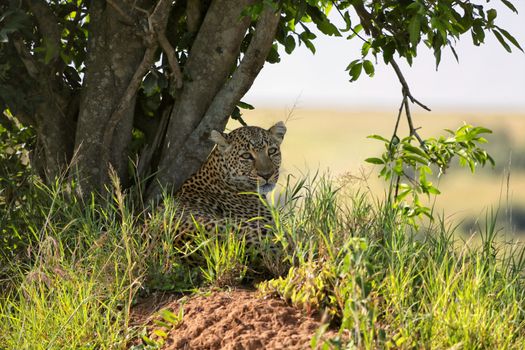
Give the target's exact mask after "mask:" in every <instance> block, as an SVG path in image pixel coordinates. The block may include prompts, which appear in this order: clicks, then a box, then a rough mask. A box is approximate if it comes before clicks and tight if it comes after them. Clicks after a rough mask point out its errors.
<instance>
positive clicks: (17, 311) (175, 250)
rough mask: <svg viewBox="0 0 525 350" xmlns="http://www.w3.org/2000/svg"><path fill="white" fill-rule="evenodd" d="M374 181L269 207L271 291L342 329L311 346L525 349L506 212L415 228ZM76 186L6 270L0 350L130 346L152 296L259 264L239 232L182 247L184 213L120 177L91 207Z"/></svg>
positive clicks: (295, 192) (520, 284)
mask: <svg viewBox="0 0 525 350" xmlns="http://www.w3.org/2000/svg"><path fill="white" fill-rule="evenodd" d="M362 188H364V187H363V186H361V185H349V184H347V183H341V182H336V181H333V180H330V179H329V178H328V177H326V176H314V177H313V178H312V179H309V180H308V179H305V180H301V181H297V182H295V183H294V184H292V183H288V185H287V186H286V189H285V191H283V193H282V195H281V197H280V198H277V200H276V203H280V204H279V208H277V206H272V205H270V209H271V211H272V214H273V216H274V219H275V227H274V229H273V231H274V233H275V237H274V239H273V242H272V247H275V246H278V247H281V249H282V251H283V253H282V259H276V258H275V255H268V256H270V257H272V256H273V257H274V258H273V259H271V258H267V259H263V263H264V264H266V270H267V271H273V272H274V274H275V276H274V277H275V278H274V279H270V280H267V281H265V282H262V283H260V284H259V289H260V290H261V291H263V292H265V293H272V294H277V295H279V296H281V297H282V298H285V299H287V300H289V301H290V302H291V303H293V304H295V305H297V306H298V307H302V308H304V309H305V310H306V311H307V312H312V313H313V312H321V313H324V314H325V320H327V321H329V322H331V324H332V326H335V327H338V328H339V330H340V332H339V338H336V339H326V337H325V336H324V334H323V330H324V329H325V328H326V327H324V328H322V329H320V330H319V332H318V333H317V336H316V337H314V339H313V340H312V347H313V348H326V349H337V348H360V349H361V348H362V349H375V348H438V349H440V348H451V347H452V348H458V349H459V348H462V349H496V348H497V349H505V348H507V349H518V348H519V349H521V348H524V347H525V341H524V340H523V339H525V332H524V331H525V305H524V304H525V302H524V300H525V281H524V279H523V277H524V275H523V268H524V267H525V253H524V250H523V249H522V248H521V247H520V246H518V245H515V244H505V243H498V242H499V241H498V239H497V227H496V226H495V225H494V222H495V216H496V214H493V215H488V216H487V218H486V219H485V221H486V222H487V225H485V227H483V228H482V229H480V232H479V237H480V241H481V244H478V245H469V244H467V243H465V242H463V241H462V240H461V237H460V236H458V235H457V234H456V233H455V232H454V230H453V228H450V225H449V223H446V222H445V221H444V219H439V218H436V221H435V222H433V223H432V224H431V225H428V227H425V225H421V227H420V228H419V229H416V228H414V227H413V226H411V225H410V224H409V223H408V222H407V220H406V219H405V218H404V217H403V215H402V213H400V212H398V211H396V210H395V209H392V206H391V205H390V204H389V203H388V202H381V201H379V200H377V199H374V198H372V197H371V195H369V194H368V193H367V192H365V191H363V190H362ZM66 189H67V186H65V185H63V184H62V183H60V182H57V184H55V185H54V186H52V187H45V186H43V185H40V189H39V192H38V193H39V194H38V196H40V197H39V198H40V200H38V201H35V202H34V203H36V204H34V207H32V208H28V212H39V213H40V215H38V216H35V217H34V219H33V220H31V218H28V220H27V222H26V223H25V227H27V229H28V230H30V231H31V232H32V235H33V236H35V241H34V243H32V244H31V245H30V248H29V250H28V252H29V253H28V257H27V259H25V260H24V261H25V262H24V263H23V264H20V260H19V259H18V260H16V263H15V262H13V263H12V264H7V265H6V266H4V267H3V271H7V273H6V274H7V275H9V276H10V277H9V280H8V281H7V282H6V283H5V285H9V286H11V287H10V288H4V290H3V291H2V292H0V349H4V348H5V349H63V348H71V349H76V348H82V349H115V348H127V347H129V346H130V344H131V341H132V339H134V338H136V337H137V336H139V334H140V330H139V329H137V328H134V327H131V326H130V319H131V310H132V308H133V305H134V303H135V302H136V301H137V300H138V299H140V297H141V296H143V295H146V294H148V293H150V292H151V291H154V290H163V291H189V290H192V289H194V288H199V287H202V286H205V285H208V284H214V285H216V286H224V285H231V284H239V283H243V277H244V276H245V275H246V272H247V271H249V270H250V268H251V266H250V260H249V258H248V250H246V249H245V248H246V247H245V246H244V245H245V241H244V239H243V238H242V236H237V235H235V234H232V233H235V230H231V232H226V234H220V233H213V232H212V233H211V234H210V233H206V232H201V231H199V230H197V231H196V232H197V233H196V235H195V236H194V240H193V241H191V242H187V244H186V245H185V246H182V247H181V246H177V245H176V244H174V242H179V241H180V238H181V237H179V236H178V235H177V230H176V228H177V225H178V222H179V215H180V214H179V212H178V210H177V206H176V203H175V202H174V201H173V200H172V199H171V198H169V197H168V196H166V197H165V199H164V201H163V203H162V205H161V207H160V208H158V209H156V210H153V211H152V212H151V213H150V214H146V213H143V212H141V211H140V210H139V209H138V208H136V207H135V206H134V203H133V201H132V200H131V199H130V195H127V194H125V193H123V192H122V191H121V190H120V188H119V184H118V182H116V181H115V182H114V186H113V187H112V189H111V190H110V191H109V192H108V195H107V196H106V197H104V198H102V197H95V196H93V197H92V198H91V199H90V200H88V201H84V202H83V201H80V200H78V199H76V198H75V197H74V196H71V195H69V194H68V191H66ZM27 205H32V204H30V203H28V204H27ZM221 237H223V238H221ZM262 253H263V254H262V255H263V257H264V253H265V252H262ZM192 255H194V256H197V257H198V259H193V260H192V264H188V257H191V256H192ZM195 262H197V264H196V263H195ZM198 262H201V263H200V264H199V263H198Z"/></svg>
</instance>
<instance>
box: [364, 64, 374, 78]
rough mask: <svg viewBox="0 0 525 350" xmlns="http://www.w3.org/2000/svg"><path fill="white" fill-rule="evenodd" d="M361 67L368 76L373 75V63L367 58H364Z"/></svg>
mask: <svg viewBox="0 0 525 350" xmlns="http://www.w3.org/2000/svg"><path fill="white" fill-rule="evenodd" d="M363 68H364V69H365V73H366V74H367V75H368V76H370V77H373V76H374V71H375V69H374V64H373V63H372V62H371V61H369V60H364V61H363Z"/></svg>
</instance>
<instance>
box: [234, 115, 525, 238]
mask: <svg viewBox="0 0 525 350" xmlns="http://www.w3.org/2000/svg"><path fill="white" fill-rule="evenodd" d="M244 115H245V119H246V120H247V121H249V122H250V123H253V124H254V125H267V124H268V125H270V124H271V123H272V122H273V121H275V120H281V119H283V120H287V125H288V128H289V133H288V134H287V136H286V142H284V144H283V145H282V149H283V157H284V159H283V175H284V176H283V178H284V177H285V176H286V175H288V174H291V175H292V176H294V177H300V176H301V175H300V174H308V173H309V174H313V173H315V172H317V171H319V172H321V173H325V172H326V173H327V174H329V175H330V176H331V177H333V178H334V179H335V178H337V177H341V176H343V177H344V176H345V175H350V176H351V177H355V179H354V185H355V186H363V187H367V188H369V189H370V191H371V192H372V193H374V195H377V196H382V195H384V194H385V186H386V184H385V183H384V181H382V180H381V179H379V178H378V177H377V173H378V169H377V167H375V168H374V166H372V165H370V164H367V163H365V161H364V160H365V159H366V158H369V157H375V156H377V155H378V154H380V153H381V152H383V150H384V145H383V144H381V143H380V142H377V141H376V140H373V139H369V138H367V136H369V135H372V134H379V135H384V136H385V135H389V134H390V133H391V132H392V130H393V128H394V125H395V122H396V116H397V113H396V111H395V110H392V111H387V110H385V109H381V110H377V111H374V110H371V109H370V108H360V109H358V110H353V109H348V110H344V109H341V108H339V109H329V108H327V109H319V108H317V109H314V108H301V107H295V108H286V107H283V108H282V109H257V110H254V111H247V112H245V114H244ZM524 117H525V114H523V113H520V112H518V111H505V109H502V111H498V109H497V108H492V109H489V111H487V110H485V111H480V110H476V109H475V108H472V111H470V112H467V111H465V110H464V109H463V110H461V109H459V111H458V110H454V109H452V108H438V111H437V112H436V111H433V112H426V111H420V112H416V113H415V120H416V123H417V124H418V126H420V127H421V129H420V133H421V135H423V136H424V137H437V136H440V135H445V134H446V132H445V131H444V129H456V128H457V127H459V126H461V125H462V124H463V123H467V124H471V125H475V126H477V125H483V126H486V127H487V128H489V129H491V130H492V131H493V133H492V134H489V135H487V137H486V138H487V140H488V144H486V149H487V150H488V152H489V153H490V154H491V155H492V156H493V157H494V159H495V161H496V166H495V167H492V166H490V165H487V166H486V167H484V168H479V169H476V172H475V173H474V174H473V173H471V172H470V171H469V170H468V169H466V168H464V169H462V168H459V167H458V164H457V163H458V162H457V160H456V161H455V162H454V163H453V166H451V168H450V169H448V170H447V172H446V173H445V174H443V175H442V176H441V178H440V179H437V178H436V179H434V181H435V182H436V183H437V184H439V188H440V190H441V192H442V193H441V194H440V195H437V196H430V197H429V198H428V202H427V203H428V204H429V205H432V206H433V207H434V208H435V212H436V213H437V214H444V215H445V217H446V218H447V219H450V220H449V221H450V222H455V223H457V224H460V229H459V231H458V233H463V234H466V235H467V236H468V234H471V233H474V231H476V230H477V229H478V228H479V227H478V224H479V223H480V220H481V221H483V219H484V217H485V214H486V211H487V210H488V209H490V208H494V209H497V210H498V211H499V213H498V218H499V220H498V228H499V229H500V230H501V232H502V233H504V234H505V236H506V237H507V238H515V239H521V237H520V236H521V234H523V233H524V232H525V118H524ZM238 125H239V124H238V123H237V122H235V121H233V122H231V123H230V126H231V127H232V128H234V127H237V126H238ZM402 127H403V129H406V127H405V126H402ZM404 132H405V134H406V133H407V131H404ZM281 181H284V179H282V180H281Z"/></svg>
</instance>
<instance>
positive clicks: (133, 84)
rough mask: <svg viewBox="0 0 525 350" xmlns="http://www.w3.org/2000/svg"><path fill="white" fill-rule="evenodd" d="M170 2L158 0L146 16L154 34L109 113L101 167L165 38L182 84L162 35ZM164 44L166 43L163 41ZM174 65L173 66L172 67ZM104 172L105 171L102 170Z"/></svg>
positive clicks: (164, 37) (179, 73)
mask: <svg viewBox="0 0 525 350" xmlns="http://www.w3.org/2000/svg"><path fill="white" fill-rule="evenodd" d="M110 1H112V0H110ZM171 6H172V3H171V1H170V0H160V1H159V2H158V3H157V5H156V6H155V8H154V9H153V11H152V13H151V15H150V16H149V17H148V24H149V31H150V32H149V33H148V34H150V36H155V35H156V39H157V40H155V39H154V38H151V37H150V38H148V39H152V40H147V41H148V47H147V48H146V52H145V53H144V57H143V58H142V61H141V62H140V64H139V66H138V67H137V69H136V70H135V74H134V75H133V77H132V78H131V80H130V82H129V84H128V87H127V88H126V90H125V91H124V94H123V95H122V97H121V99H120V102H119V104H118V105H117V107H116V108H115V110H114V111H113V113H112V114H111V117H110V118H109V120H108V122H107V127H106V130H105V132H104V136H103V141H102V142H103V143H102V145H103V151H102V152H103V154H102V157H101V158H102V162H103V163H102V169H106V167H108V166H109V164H110V148H111V139H112V137H113V134H114V132H115V128H116V127H117V125H118V123H119V122H120V121H121V120H122V118H123V117H124V112H125V111H126V108H127V107H128V106H130V104H131V102H132V101H133V98H135V96H136V93H137V90H138V89H139V87H140V84H141V82H142V78H143V77H144V75H145V74H146V72H147V71H148V70H149V68H150V67H151V65H152V64H153V63H154V62H155V53H156V51H157V48H158V46H159V45H158V44H159V43H161V41H162V40H164V39H165V41H166V42H167V44H168V45H169V47H168V49H170V50H171V51H170V52H171V55H172V57H171V60H173V61H174V62H175V63H174V62H172V61H171V60H170V53H168V54H167V55H168V60H169V61H170V66H171V68H172V70H173V74H174V78H175V79H176V80H175V84H177V87H179V84H182V73H181V72H180V68H179V66H178V62H177V58H176V56H174V55H175V51H174V50H173V47H171V45H170V44H169V41H168V40H167V38H166V36H165V35H164V31H165V29H166V25H167V23H168V15H169V12H170V11H169V10H170V9H171ZM159 33H161V34H160V37H163V39H159ZM165 45H166V43H165ZM173 66H175V68H174V67H173ZM104 173H105V172H104Z"/></svg>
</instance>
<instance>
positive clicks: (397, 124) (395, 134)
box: [392, 96, 406, 140]
mask: <svg viewBox="0 0 525 350" xmlns="http://www.w3.org/2000/svg"><path fill="white" fill-rule="evenodd" d="M405 100H406V97H405V96H403V100H401V106H399V111H398V112H397V120H396V126H395V127H394V133H393V134H392V140H393V139H394V137H396V136H397V129H398V128H399V121H400V120H401V113H402V112H403V107H404V105H405Z"/></svg>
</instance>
